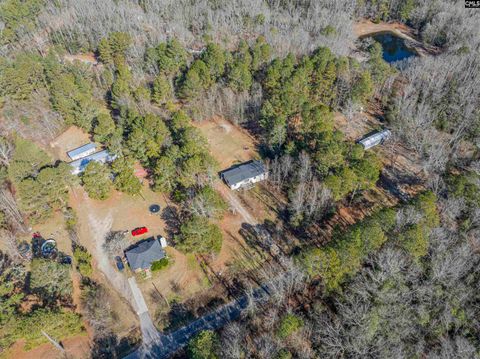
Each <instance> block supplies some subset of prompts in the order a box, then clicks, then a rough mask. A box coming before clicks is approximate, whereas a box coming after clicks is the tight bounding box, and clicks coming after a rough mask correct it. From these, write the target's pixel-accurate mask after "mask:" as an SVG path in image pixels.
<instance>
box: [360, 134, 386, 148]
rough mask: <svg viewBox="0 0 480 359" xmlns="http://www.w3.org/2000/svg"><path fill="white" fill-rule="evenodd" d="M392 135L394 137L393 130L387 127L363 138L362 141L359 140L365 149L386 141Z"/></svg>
mask: <svg viewBox="0 0 480 359" xmlns="http://www.w3.org/2000/svg"><path fill="white" fill-rule="evenodd" d="M390 137H392V132H391V131H390V130H388V129H385V130H382V131H379V132H375V133H373V134H371V135H369V136H366V137H364V138H362V139H361V140H360V141H358V143H359V144H361V145H362V146H363V148H364V149H366V150H368V149H369V148H372V147H374V146H377V145H380V144H382V143H384V142H385V141H386V140H388V139H389V138H390Z"/></svg>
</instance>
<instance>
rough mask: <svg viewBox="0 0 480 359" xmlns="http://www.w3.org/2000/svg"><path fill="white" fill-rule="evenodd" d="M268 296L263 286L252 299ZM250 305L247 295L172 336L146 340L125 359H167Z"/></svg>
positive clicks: (236, 317)
mask: <svg viewBox="0 0 480 359" xmlns="http://www.w3.org/2000/svg"><path fill="white" fill-rule="evenodd" d="M268 296H269V290H268V287H267V286H262V287H260V288H257V289H256V290H255V291H254V292H253V295H252V298H253V300H254V301H256V302H261V301H263V300H265V299H266V298H268ZM248 304H249V299H248V297H247V296H246V295H245V296H243V297H241V298H239V299H237V300H234V301H232V302H230V303H228V304H225V305H223V306H222V307H220V308H219V309H217V310H216V311H214V312H212V313H210V314H207V315H205V316H203V317H201V318H199V319H197V320H195V321H193V322H191V323H190V324H188V325H186V326H184V327H182V328H180V329H178V330H177V331H175V332H172V333H170V334H162V333H158V336H157V339H156V340H153V341H152V340H151V341H149V342H146V340H145V338H144V339H143V343H142V346H141V347H140V348H139V349H137V350H136V351H134V352H133V353H131V354H129V355H127V356H126V357H125V358H124V359H140V358H142V359H166V358H168V357H170V356H171V355H172V354H173V353H175V352H176V351H178V350H179V349H180V348H182V347H184V346H185V345H186V344H187V343H188V341H189V340H190V338H192V337H193V336H194V335H195V334H197V333H198V332H200V331H202V330H208V329H212V330H214V329H218V328H221V327H223V326H224V325H226V324H227V323H229V322H231V321H233V320H236V319H238V317H239V316H240V314H241V313H242V311H243V310H245V309H246V308H247V307H248Z"/></svg>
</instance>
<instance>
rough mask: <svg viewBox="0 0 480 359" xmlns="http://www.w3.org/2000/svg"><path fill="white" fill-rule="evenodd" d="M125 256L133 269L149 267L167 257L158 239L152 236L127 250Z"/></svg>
mask: <svg viewBox="0 0 480 359" xmlns="http://www.w3.org/2000/svg"><path fill="white" fill-rule="evenodd" d="M125 256H126V257H127V260H128V264H129V265H130V268H132V270H137V269H149V268H150V266H151V265H152V263H153V262H155V261H158V260H160V259H162V258H165V251H164V250H163V249H162V246H161V245H160V242H159V241H158V240H157V239H155V238H151V239H147V240H146V241H143V242H140V243H138V245H136V246H135V247H133V248H131V249H129V250H127V251H125Z"/></svg>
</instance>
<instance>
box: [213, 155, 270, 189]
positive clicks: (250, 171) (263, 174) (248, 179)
mask: <svg viewBox="0 0 480 359" xmlns="http://www.w3.org/2000/svg"><path fill="white" fill-rule="evenodd" d="M220 177H221V178H222V179H223V180H224V181H225V183H226V184H227V185H228V186H229V187H230V189H239V188H241V187H245V186H248V185H250V184H253V183H256V182H260V181H263V180H266V179H267V178H268V171H267V169H266V168H265V165H264V164H263V162H262V161H249V162H245V163H242V164H240V165H236V166H233V167H230V168H229V169H227V170H225V171H223V172H221V173H220Z"/></svg>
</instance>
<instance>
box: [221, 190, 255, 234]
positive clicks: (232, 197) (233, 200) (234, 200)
mask: <svg viewBox="0 0 480 359" xmlns="http://www.w3.org/2000/svg"><path fill="white" fill-rule="evenodd" d="M215 189H216V190H217V191H218V193H220V194H221V196H222V197H223V198H224V199H225V200H226V201H227V202H228V203H229V204H230V207H231V208H232V209H233V210H234V211H235V213H238V214H240V216H242V218H243V220H244V221H245V223H248V224H251V225H252V226H256V225H258V222H257V221H256V220H255V218H253V216H252V215H251V214H250V213H249V212H248V211H247V210H246V209H245V207H243V206H242V204H241V203H240V200H239V199H238V197H237V196H236V194H235V193H234V192H233V191H232V190H230V189H229V188H227V187H226V186H225V185H224V184H223V183H222V182H219V181H217V183H215Z"/></svg>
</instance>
